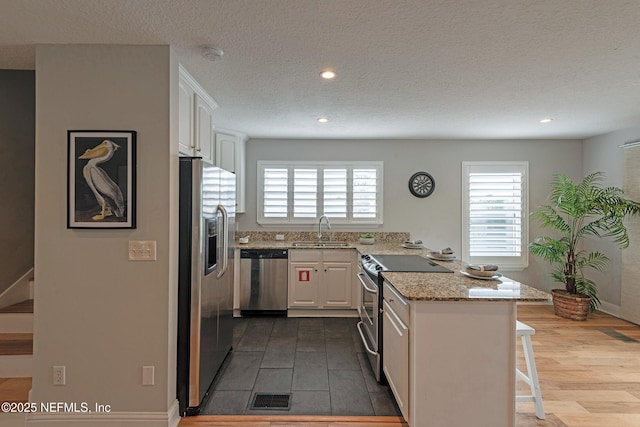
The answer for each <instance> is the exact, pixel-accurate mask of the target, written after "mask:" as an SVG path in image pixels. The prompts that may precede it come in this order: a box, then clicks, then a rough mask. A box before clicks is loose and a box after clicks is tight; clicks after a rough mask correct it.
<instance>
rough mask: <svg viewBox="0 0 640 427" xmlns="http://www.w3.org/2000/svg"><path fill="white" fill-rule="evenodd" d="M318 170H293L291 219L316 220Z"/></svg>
mask: <svg viewBox="0 0 640 427" xmlns="http://www.w3.org/2000/svg"><path fill="white" fill-rule="evenodd" d="M317 199H318V170H317V169H297V168H296V169H294V170H293V217H294V218H316V217H317V216H318V207H317Z"/></svg>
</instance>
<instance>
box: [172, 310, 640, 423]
mask: <svg viewBox="0 0 640 427" xmlns="http://www.w3.org/2000/svg"><path fill="white" fill-rule="evenodd" d="M518 319H519V320H520V321H522V322H524V323H526V324H528V325H530V326H532V327H533V328H535V329H536V334H535V335H534V336H533V337H532V342H533V347H534V353H535V359H536V364H537V367H538V375H539V377H540V387H541V389H542V397H543V401H544V406H545V414H546V419H545V420H538V419H537V418H536V417H535V415H534V409H533V403H518V404H517V407H516V410H517V414H516V426H517V427H531V426H553V427H638V426H640V342H636V341H633V340H637V341H640V327H639V326H637V325H633V324H631V323H628V322H625V321H622V320H619V319H616V318H615V317H612V316H608V315H606V314H603V313H596V314H594V315H591V317H590V318H589V320H587V321H586V322H575V321H572V320H566V319H562V318H560V317H557V316H555V315H554V314H553V307H551V306H545V305H527V306H524V305H523V306H519V307H518ZM616 334H619V335H616ZM626 338H628V339H629V340H626V341H625V339H626ZM517 354H518V366H519V367H520V369H522V370H524V356H523V353H522V349H521V348H520V345H518V352H517ZM517 386H518V389H519V390H522V391H523V392H525V391H526V387H527V386H526V385H525V384H524V383H523V382H521V381H520V380H518V382H517ZM240 426H251V427H365V426H371V427H406V424H405V423H402V422H401V421H400V420H398V419H397V418H393V417H391V418H389V417H296V416H289V417H282V416H278V417H266V416H264V417H255V416H252V417H246V416H245V417H230V416H203V417H189V418H184V419H183V420H182V421H181V422H180V427H240ZM461 427H472V426H461Z"/></svg>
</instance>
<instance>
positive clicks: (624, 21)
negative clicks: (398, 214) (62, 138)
mask: <svg viewBox="0 0 640 427" xmlns="http://www.w3.org/2000/svg"><path fill="white" fill-rule="evenodd" d="M639 23H640V1H638V0H607V1H603V0H416V1H405V0H348V1H347V0H269V1H267V0H217V1H216V0H172V1H171V0H30V1H23V0H18V1H16V0H0V68H13V69H33V68H34V67H35V58H34V52H35V48H34V46H35V44H40V43H54V44H58V43H62V44H75V43H98V44H170V45H172V46H173V47H174V49H175V52H176V53H177V54H178V56H179V58H180V60H181V62H182V63H183V64H184V65H185V67H186V68H187V69H188V70H189V71H190V72H191V73H192V74H193V75H194V77H195V78H196V79H197V80H198V81H200V82H201V83H202V85H203V86H204V87H205V88H206V89H207V91H208V92H209V93H210V94H211V95H212V96H213V97H214V98H215V99H216V101H217V102H218V104H219V105H220V106H219V108H218V109H217V110H216V113H215V115H216V117H215V123H216V125H217V126H219V127H224V128H229V129H235V130H240V131H244V132H246V133H247V134H248V135H249V136H251V137H253V138H296V137H299V138H583V137H588V136H592V135H597V134H602V133H606V132H610V131H613V130H617V129H621V128H625V127H630V126H636V125H638V124H640V102H639V100H640V31H639V30H638V25H639ZM207 43H209V44H214V45H216V46H218V47H220V48H222V49H223V50H224V57H223V59H222V60H221V61H216V62H209V61H207V60H205V59H203V58H202V57H201V56H200V53H199V52H200V51H199V46H201V45H203V44H207ZM324 68H332V69H335V70H336V72H337V73H338V76H337V78H336V79H334V80H333V81H322V79H320V78H319V72H320V71H321V70H322V69H324ZM320 116H328V117H329V118H330V121H329V123H326V124H320V123H318V122H317V121H316V119H317V118H318V117H320ZM544 117H553V118H554V120H553V121H552V122H551V123H548V124H544V125H543V124H540V123H539V120H540V119H542V118H544Z"/></svg>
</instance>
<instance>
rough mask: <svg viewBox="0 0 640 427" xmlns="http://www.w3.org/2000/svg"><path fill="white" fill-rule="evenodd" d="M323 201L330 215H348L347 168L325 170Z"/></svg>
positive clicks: (331, 216) (342, 216) (327, 213)
mask: <svg viewBox="0 0 640 427" xmlns="http://www.w3.org/2000/svg"><path fill="white" fill-rule="evenodd" d="M323 203H324V214H325V215H327V216H328V217H330V218H346V217H347V169H325V170H324V178H323Z"/></svg>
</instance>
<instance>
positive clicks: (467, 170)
mask: <svg viewBox="0 0 640 427" xmlns="http://www.w3.org/2000/svg"><path fill="white" fill-rule="evenodd" d="M479 172H489V173H509V172H519V173H520V174H521V176H522V189H521V207H520V209H521V220H522V225H521V236H522V237H521V241H520V256H503V257H501V256H491V257H479V256H473V257H472V256H471V255H470V253H469V252H470V240H471V237H470V222H469V221H470V210H469V184H470V182H469V177H470V174H471V173H479ZM461 199H462V200H461V201H462V215H461V217H462V236H461V237H462V259H463V260H464V261H466V262H468V263H470V264H497V265H498V266H499V267H500V269H501V270H505V271H519V270H523V269H525V268H527V267H528V266H529V249H528V246H529V162H528V161H463V162H462V191H461Z"/></svg>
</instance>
